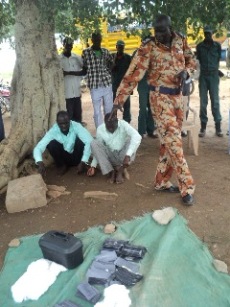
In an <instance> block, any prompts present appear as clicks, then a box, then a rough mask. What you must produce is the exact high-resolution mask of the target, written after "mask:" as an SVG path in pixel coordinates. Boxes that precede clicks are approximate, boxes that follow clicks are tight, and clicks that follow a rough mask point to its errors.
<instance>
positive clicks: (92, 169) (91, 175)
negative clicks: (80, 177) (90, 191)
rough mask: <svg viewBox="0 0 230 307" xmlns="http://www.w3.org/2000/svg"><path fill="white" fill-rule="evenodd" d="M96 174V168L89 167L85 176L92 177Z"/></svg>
mask: <svg viewBox="0 0 230 307" xmlns="http://www.w3.org/2000/svg"><path fill="white" fill-rule="evenodd" d="M95 174H96V168H95V167H93V166H91V167H90V168H89V169H88V171H87V176H88V177H93V176H94V175H95Z"/></svg>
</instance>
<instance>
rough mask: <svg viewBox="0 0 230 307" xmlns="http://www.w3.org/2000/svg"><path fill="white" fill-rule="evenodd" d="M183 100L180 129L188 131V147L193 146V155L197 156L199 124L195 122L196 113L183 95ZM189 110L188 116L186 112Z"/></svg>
mask: <svg viewBox="0 0 230 307" xmlns="http://www.w3.org/2000/svg"><path fill="white" fill-rule="evenodd" d="M183 101H184V121H183V125H182V131H187V132H188V147H189V148H191V147H193V151H194V155H195V156H198V148H199V137H198V133H199V125H198V124H197V113H196V111H195V110H194V109H192V108H191V107H190V106H189V104H188V97H187V96H184V97H183ZM188 111H189V116H187V112H188Z"/></svg>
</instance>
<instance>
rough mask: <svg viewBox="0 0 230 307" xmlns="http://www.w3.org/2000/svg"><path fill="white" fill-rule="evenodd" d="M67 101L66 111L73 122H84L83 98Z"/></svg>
mask: <svg viewBox="0 0 230 307" xmlns="http://www.w3.org/2000/svg"><path fill="white" fill-rule="evenodd" d="M65 101H66V110H67V112H68V114H69V117H70V119H71V120H74V121H75V122H79V123H81V122H82V107H81V97H74V98H68V99H66V100H65Z"/></svg>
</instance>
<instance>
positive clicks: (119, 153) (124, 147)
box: [88, 113, 141, 183]
mask: <svg viewBox="0 0 230 307" xmlns="http://www.w3.org/2000/svg"><path fill="white" fill-rule="evenodd" d="M110 115H111V113H108V114H106V115H105V119H104V120H105V123H103V124H101V125H100V126H99V127H98V128H97V135H96V139H95V140H93V141H92V142H91V150H92V154H93V156H94V159H93V161H92V163H91V168H90V169H89V170H88V176H93V175H94V174H95V168H96V166H97V163H99V165H100V168H101V172H102V174H103V175H106V174H110V175H111V182H115V183H123V182H124V178H123V173H124V169H125V168H127V167H128V166H129V164H130V163H131V162H132V161H134V158H135V155H136V151H137V149H138V147H139V145H140V143H141V136H140V134H139V133H138V132H137V131H136V130H135V129H134V128H133V127H132V126H131V125H130V124H128V123H127V122H126V121H124V120H119V119H117V118H116V117H112V118H111V119H110Z"/></svg>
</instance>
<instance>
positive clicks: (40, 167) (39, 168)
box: [37, 161, 46, 177]
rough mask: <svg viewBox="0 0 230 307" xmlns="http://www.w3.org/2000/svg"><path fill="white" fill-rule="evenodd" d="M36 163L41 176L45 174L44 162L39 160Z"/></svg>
mask: <svg viewBox="0 0 230 307" xmlns="http://www.w3.org/2000/svg"><path fill="white" fill-rule="evenodd" d="M37 165H38V172H39V174H41V175H42V177H45V176H46V168H45V165H44V163H43V162H42V161H39V162H37Z"/></svg>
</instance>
